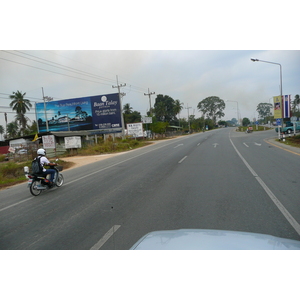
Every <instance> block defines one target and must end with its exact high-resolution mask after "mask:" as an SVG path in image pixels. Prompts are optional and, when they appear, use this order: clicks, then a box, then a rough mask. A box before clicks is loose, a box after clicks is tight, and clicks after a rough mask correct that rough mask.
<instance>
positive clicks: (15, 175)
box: [0, 160, 74, 189]
mask: <svg viewBox="0 0 300 300" xmlns="http://www.w3.org/2000/svg"><path fill="white" fill-rule="evenodd" d="M57 163H58V164H59V165H62V166H63V168H64V169H68V168H70V167H72V166H73V165H74V163H72V162H67V161H63V160H58V162H57ZM25 166H28V167H29V168H30V167H31V161H26V162H21V163H18V162H1V163H0V189H2V188H6V187H9V186H12V185H15V184H18V183H22V182H25V181H27V178H26V177H25V175H24V167H25Z"/></svg>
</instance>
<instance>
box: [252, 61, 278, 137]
mask: <svg viewBox="0 0 300 300" xmlns="http://www.w3.org/2000/svg"><path fill="white" fill-rule="evenodd" d="M250 59H251V60H252V61H253V62H256V61H260V62H264V63H268V64H273V65H278V66H279V67H280V101H281V126H282V128H283V116H282V67H281V64H279V63H276V62H272V61H266V60H261V59H257V58H250ZM278 135H279V139H280V130H278Z"/></svg>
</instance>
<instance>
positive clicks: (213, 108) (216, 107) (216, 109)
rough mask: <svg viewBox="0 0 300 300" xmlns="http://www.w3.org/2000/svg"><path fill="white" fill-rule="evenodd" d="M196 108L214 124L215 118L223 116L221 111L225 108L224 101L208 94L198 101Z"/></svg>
mask: <svg viewBox="0 0 300 300" xmlns="http://www.w3.org/2000/svg"><path fill="white" fill-rule="evenodd" d="M197 108H198V110H199V111H201V112H202V113H203V116H206V117H207V118H209V119H212V120H213V122H214V124H216V123H217V122H216V121H217V118H221V117H224V116H225V114H224V113H223V110H224V109H225V102H224V100H222V99H220V98H219V97H216V96H210V97H207V98H205V99H203V100H202V101H201V102H199V103H198V105H197Z"/></svg>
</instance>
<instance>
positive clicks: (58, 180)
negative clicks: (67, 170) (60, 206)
mask: <svg viewBox="0 0 300 300" xmlns="http://www.w3.org/2000/svg"><path fill="white" fill-rule="evenodd" d="M63 183H64V176H62V174H58V177H57V180H56V186H57V187H60V186H62V185H63Z"/></svg>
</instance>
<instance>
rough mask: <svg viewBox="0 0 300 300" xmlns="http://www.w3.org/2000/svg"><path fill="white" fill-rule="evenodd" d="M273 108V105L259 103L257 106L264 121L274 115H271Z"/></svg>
mask: <svg viewBox="0 0 300 300" xmlns="http://www.w3.org/2000/svg"><path fill="white" fill-rule="evenodd" d="M272 108H273V105H272V104H271V103H259V104H258V105H257V108H256V111H257V112H258V115H259V117H261V118H262V119H265V118H267V117H270V116H271V115H272V113H271V109H272ZM265 121H266V119H265Z"/></svg>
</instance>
